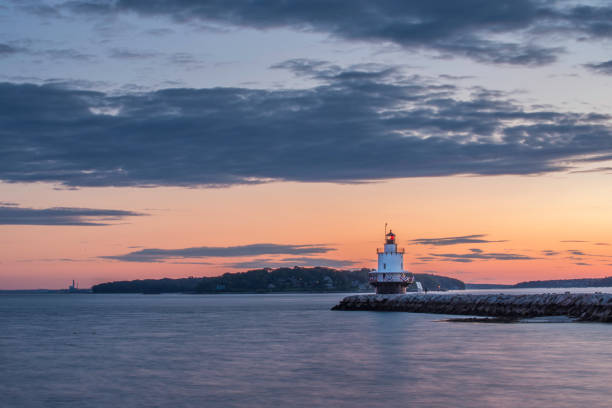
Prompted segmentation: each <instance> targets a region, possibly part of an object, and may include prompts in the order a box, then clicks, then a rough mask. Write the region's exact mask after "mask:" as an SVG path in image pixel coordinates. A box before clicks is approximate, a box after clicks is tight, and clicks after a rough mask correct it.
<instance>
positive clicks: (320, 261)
mask: <svg viewBox="0 0 612 408" xmlns="http://www.w3.org/2000/svg"><path fill="white" fill-rule="evenodd" d="M357 263H358V262H355V261H351V260H346V259H329V258H311V257H299V258H284V259H280V260H273V259H253V260H249V261H241V262H230V263H226V264H224V265H225V266H227V267H229V268H234V269H249V268H282V267H293V266H326V267H329V268H349V267H351V266H354V265H356V264H357Z"/></svg>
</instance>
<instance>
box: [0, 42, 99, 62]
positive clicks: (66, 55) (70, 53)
mask: <svg viewBox="0 0 612 408" xmlns="http://www.w3.org/2000/svg"><path fill="white" fill-rule="evenodd" d="M15 43H17V44H20V43H23V44H27V45H23V44H22V45H18V46H16V45H11V44H5V43H0V58H2V57H8V56H12V55H17V54H24V55H30V56H33V57H46V58H49V59H50V60H55V61H58V60H75V61H83V62H90V61H92V60H94V58H95V57H94V56H93V55H91V54H85V53H82V52H80V51H78V50H75V49H71V48H57V49H54V48H51V49H42V50H41V49H33V48H31V47H29V45H31V44H30V41H21V42H19V41H17V42H15Z"/></svg>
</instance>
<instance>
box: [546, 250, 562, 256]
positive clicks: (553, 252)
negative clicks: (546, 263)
mask: <svg viewBox="0 0 612 408" xmlns="http://www.w3.org/2000/svg"><path fill="white" fill-rule="evenodd" d="M559 253H560V252H557V251H553V250H551V249H545V250H543V251H542V254H544V255H546V256H555V255H559Z"/></svg>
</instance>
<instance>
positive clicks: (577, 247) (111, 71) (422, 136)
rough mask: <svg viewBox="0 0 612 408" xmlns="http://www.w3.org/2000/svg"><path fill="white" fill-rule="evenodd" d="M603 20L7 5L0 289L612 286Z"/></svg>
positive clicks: (455, 4)
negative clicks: (415, 281) (385, 276)
mask: <svg viewBox="0 0 612 408" xmlns="http://www.w3.org/2000/svg"><path fill="white" fill-rule="evenodd" d="M611 94H612V4H610V3H609V2H608V1H580V2H572V1H565V0H513V1H504V0H499V1H494V2H491V1H489V0H463V1H456V0H452V1H451V0H429V1H427V2H424V1H416V0H381V1H377V2H371V1H361V0H337V1H318V0H308V1H306V0H294V1H283V0H261V1H257V2H252V1H236V0H224V1H218V0H217V1H205V0H174V1H170V0H167V1H164V0H104V1H103V0H99V1H98V0H70V1H67V0H48V1H42V0H8V1H5V2H3V3H2V4H0V142H1V143H0V289H34V288H62V287H67V286H68V284H69V283H70V282H71V281H72V279H75V280H76V281H78V282H79V285H80V286H81V287H89V286H91V285H94V284H96V283H101V282H107V281H113V280H131V279H143V278H161V277H170V278H179V277H186V276H216V275H219V274H222V273H225V272H240V271H245V270H248V269H255V268H260V267H281V266H289V267H293V266H329V267H334V268H340V269H357V268H362V267H365V268H374V267H376V248H377V247H380V246H382V244H383V238H384V237H383V235H384V226H385V223H388V225H389V227H390V228H391V229H392V230H393V231H394V232H395V233H396V234H397V240H398V243H399V245H400V247H404V248H405V251H406V254H405V260H404V265H405V266H406V268H407V269H409V270H410V271H412V272H415V273H434V274H439V275H445V276H450V277H454V278H458V279H461V280H463V281H464V282H470V283H503V284H508V283H517V282H521V281H527V280H544V279H570V278H582V277H605V276H610V275H612V246H611V245H612V236H611V234H610V231H612V184H611V183H610V178H611V174H612V100H611V99H610V97H609V95H611Z"/></svg>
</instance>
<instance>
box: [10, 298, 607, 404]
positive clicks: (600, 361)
mask: <svg viewBox="0 0 612 408" xmlns="http://www.w3.org/2000/svg"><path fill="white" fill-rule="evenodd" d="M598 290H600V289H598ZM540 291H541V290H540ZM560 291H561V292H563V291H565V290H560ZM572 291H573V292H574V290H572ZM493 292H494V293H499V291H493ZM480 293H482V292H480ZM342 297H343V295H342V294H321V295H310V294H309V295H295V294H290V295H289V294H288V295H203V296H199V295H161V296H160V295H157V296H146V295H3V296H0V324H1V326H0V327H1V328H2V330H1V331H0V367H1V369H0V395H1V396H2V398H1V401H2V402H0V405H2V406H6V407H40V406H45V407H108V406H117V407H152V406H159V407H244V406H249V407H252V406H261V407H263V406H266V407H269V406H292V407H311V406H322V407H323V406H324V407H328V406H334V407H356V406H367V407H395V406H402V407H445V408H447V407H513V408H514V407H553V406H554V407H586V406H588V407H609V406H610V399H609V398H610V395H611V393H612V385H611V383H610V378H612V341H611V340H610V337H611V335H612V325H606V324H597V323H580V324H572V323H567V324H565V323H551V324H547V323H541V324H494V323H492V324H486V325H483V324H478V323H475V324H471V323H464V324H453V323H448V322H441V321H440V319H441V318H444V317H445V316H440V315H427V314H411V313H384V312H382V313H377V312H339V311H335V312H332V311H330V310H329V308H330V307H331V306H333V305H334V304H335V303H336V302H337V301H338V300H339V299H340V298H342Z"/></svg>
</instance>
